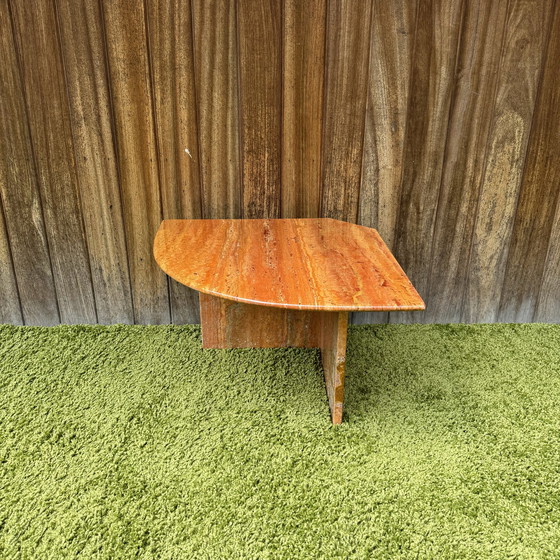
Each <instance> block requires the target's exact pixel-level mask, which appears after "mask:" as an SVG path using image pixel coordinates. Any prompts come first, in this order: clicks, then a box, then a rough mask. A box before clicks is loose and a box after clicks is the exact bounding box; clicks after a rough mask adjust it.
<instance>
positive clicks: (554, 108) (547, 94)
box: [498, 3, 560, 322]
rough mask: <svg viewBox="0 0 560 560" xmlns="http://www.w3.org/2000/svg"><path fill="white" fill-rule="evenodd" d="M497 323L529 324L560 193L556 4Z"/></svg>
mask: <svg viewBox="0 0 560 560" xmlns="http://www.w3.org/2000/svg"><path fill="white" fill-rule="evenodd" d="M554 7H555V10H554V15H553V18H552V28H551V33H550V41H549V44H548V49H547V52H546V56H545V58H544V62H543V74H542V79H541V84H540V86H539V93H538V96H537V101H536V107H535V113H534V115H533V123H532V127H531V134H530V137H529V146H528V149H527V158H526V161H525V170H524V173H523V179H522V182H521V191H520V195H519V202H518V205H517V210H516V213H515V222H514V225H513V233H512V238H511V247H510V250H509V253H508V261H507V268H506V272H505V276H504V285H503V288H502V295H501V298H500V310H499V314H498V319H499V320H500V321H504V322H510V321H515V322H525V321H532V320H533V315H534V313H535V310H536V304H537V297H538V292H539V288H540V286H541V282H542V278H543V271H544V266H545V260H546V255H547V248H548V243H549V239H550V233H551V231H552V225H553V221H554V214H555V211H556V205H557V203H558V197H559V195H560V162H559V161H558V153H559V152H560V89H559V88H558V61H559V60H560V5H559V4H558V3H554Z"/></svg>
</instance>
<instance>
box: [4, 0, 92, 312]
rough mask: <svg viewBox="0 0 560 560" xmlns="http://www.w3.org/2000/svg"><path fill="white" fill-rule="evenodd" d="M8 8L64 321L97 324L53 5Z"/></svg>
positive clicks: (58, 299) (27, 4) (24, 5)
mask: <svg viewBox="0 0 560 560" xmlns="http://www.w3.org/2000/svg"><path fill="white" fill-rule="evenodd" d="M10 6H11V13H12V15H13V24H14V34H15V39H16V41H15V42H16V45H17V49H18V52H19V53H20V56H21V73H22V79H23V82H24V83H25V84H26V85H25V88H24V91H23V93H24V98H25V103H26V109H27V118H28V121H29V127H30V136H31V142H32V146H33V153H34V156H35V157H34V160H35V164H36V166H37V178H38V180H39V185H40V191H41V199H42V209H43V214H44V219H45V224H46V233H47V236H48V243H49V251H50V259H51V263H52V270H53V273H54V280H55V285H56V295H57V301H58V308H59V311H60V320H61V321H62V322H64V323H95V322H97V313H96V307H95V299H94V294H93V287H92V281H91V271H90V262H89V253H88V247H87V242H86V239H85V235H84V227H83V221H82V212H81V209H80V203H79V198H78V189H79V184H78V180H79V178H78V176H77V173H76V166H75V161H74V157H73V141H72V131H71V126H70V114H69V107H68V99H67V97H66V84H65V79H64V68H63V65H62V60H61V53H60V49H59V37H58V34H57V32H56V30H57V21H56V14H55V10H54V6H53V4H52V3H47V2H38V3H36V4H35V3H33V4H31V3H29V2H11V3H10ZM38 53H41V56H38ZM47 281H48V280H47Z"/></svg>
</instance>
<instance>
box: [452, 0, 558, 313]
mask: <svg viewBox="0 0 560 560" xmlns="http://www.w3.org/2000/svg"><path fill="white" fill-rule="evenodd" d="M550 15H551V5H550V3H547V2H539V1H536V2H526V1H514V2H510V3H509V6H508V16H507V21H506V26H505V36H504V42H503V45H502V49H501V62H500V68H499V72H498V84H497V92H496V100H495V103H494V111H493V116H492V120H491V128H490V132H489V138H488V146H487V153H486V157H485V162H484V173H483V176H482V179H481V185H480V191H479V197H478V209H477V215H476V220H475V224H474V230H473V236H472V242H471V248H470V259H469V263H468V268H467V272H466V291H465V297H464V302H463V313H462V320H463V321H467V322H469V323H471V322H482V323H492V322H494V321H496V320H497V319H498V308H499V304H500V293H501V290H502V285H503V280H504V274H505V270H506V264H507V260H508V251H509V243H510V238H511V233H512V229H513V221H514V216H515V208H516V204H517V200H518V194H519V188H520V185H521V178H522V171H523V165H524V161H525V157H526V151H527V143H528V139H529V131H530V128H531V121H532V117H533V112H534V108H535V101H536V97H537V86H538V80H539V76H540V68H541V59H542V57H543V53H544V50H545V48H546V41H545V40H546V34H544V33H543V32H542V30H543V29H545V28H546V27H547V22H549V21H550Z"/></svg>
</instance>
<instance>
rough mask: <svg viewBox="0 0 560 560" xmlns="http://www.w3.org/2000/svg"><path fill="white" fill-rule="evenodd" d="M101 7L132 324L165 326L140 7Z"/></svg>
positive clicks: (114, 2)
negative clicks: (155, 255) (156, 252)
mask: <svg viewBox="0 0 560 560" xmlns="http://www.w3.org/2000/svg"><path fill="white" fill-rule="evenodd" d="M102 6H103V17H104V24H105V31H106V45H107V56H108V62H109V76H110V88H111V95H112V99H113V104H114V107H113V108H114V119H115V122H114V126H115V133H116V139H117V156H118V158H117V161H118V165H119V174H120V178H121V188H122V197H123V210H124V223H125V231H126V241H127V250H128V259H129V265H130V276H131V280H132V295H133V304H134V315H135V320H136V322H138V323H167V322H169V320H170V311H169V293H168V285H167V280H166V278H165V275H164V274H163V272H162V271H161V270H160V269H159V267H158V266H157V263H156V262H155V260H154V258H153V256H152V244H153V239H154V236H155V234H156V231H157V228H158V227H159V224H160V221H161V217H162V211H161V197H160V191H159V181H158V166H157V158H158V154H157V149H156V144H155V131H154V114H153V108H152V102H153V99H152V94H151V89H150V74H149V60H148V51H147V48H146V47H147V45H146V29H145V25H144V19H145V13H144V6H143V4H142V3H137V2H119V1H118V0H106V1H104V2H102Z"/></svg>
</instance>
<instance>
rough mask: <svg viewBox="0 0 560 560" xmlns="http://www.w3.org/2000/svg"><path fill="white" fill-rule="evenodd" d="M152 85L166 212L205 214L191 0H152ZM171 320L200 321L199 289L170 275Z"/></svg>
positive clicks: (167, 214) (149, 16)
mask: <svg viewBox="0 0 560 560" xmlns="http://www.w3.org/2000/svg"><path fill="white" fill-rule="evenodd" d="M146 7H147V28H148V29H147V30H148V49H149V54H150V68H151V88H152V95H153V103H154V118H155V125H156V126H155V132H156V146H157V163H158V171H159V184H160V190H161V196H162V208H163V217H164V218H165V219H168V218H200V217H201V215H202V214H201V210H202V207H201V193H200V191H201V188H200V153H199V147H198V118H197V105H196V91H195V83H194V60H193V58H194V57H193V52H192V45H193V32H192V21H191V6H190V2H188V1H187V2H185V1H183V0H148V1H147V2H146ZM169 290H170V304H171V320H172V321H173V323H179V324H183V323H196V322H198V320H199V317H198V313H196V310H197V305H196V303H197V295H196V294H195V293H194V292H193V291H192V290H189V289H188V288H186V287H185V286H183V285H182V284H178V283H177V282H174V281H170V284H169Z"/></svg>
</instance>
